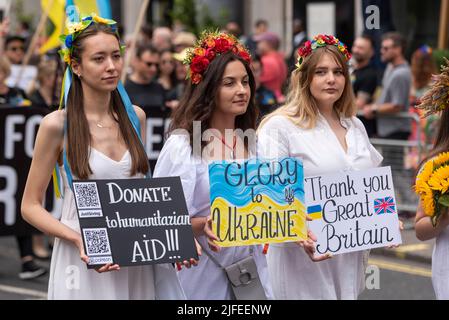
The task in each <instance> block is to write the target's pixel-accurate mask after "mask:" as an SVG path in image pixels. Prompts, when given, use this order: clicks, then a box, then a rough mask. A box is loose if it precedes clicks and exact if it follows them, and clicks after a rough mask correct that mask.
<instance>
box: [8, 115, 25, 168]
mask: <svg viewBox="0 0 449 320" xmlns="http://www.w3.org/2000/svg"><path fill="white" fill-rule="evenodd" d="M22 123H25V116H24V115H21V114H17V115H12V116H8V117H7V118H6V123H5V159H13V158H14V144H15V142H18V141H22V139H23V135H22V133H21V132H16V131H15V126H16V125H17V124H22Z"/></svg>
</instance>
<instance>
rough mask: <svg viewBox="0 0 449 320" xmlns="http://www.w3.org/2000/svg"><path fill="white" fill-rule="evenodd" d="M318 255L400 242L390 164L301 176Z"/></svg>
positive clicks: (310, 226)
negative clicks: (387, 165) (316, 239)
mask: <svg viewBox="0 0 449 320" xmlns="http://www.w3.org/2000/svg"><path fill="white" fill-rule="evenodd" d="M304 187H305V193H306V204H307V215H308V217H309V218H310V219H312V220H313V221H310V222H309V228H310V229H311V230H312V232H313V233H314V234H315V235H316V237H317V238H318V241H317V244H316V251H317V253H318V254H325V253H331V254H340V253H345V252H353V251H360V250H366V249H372V248H379V247H385V246H389V245H397V244H401V243H402V240H401V234H400V231H399V219H398V212H397V205H396V199H395V196H394V187H393V179H392V176H391V169H390V167H383V168H375V169H368V170H362V171H353V172H345V173H337V174H330V175H323V176H316V177H308V178H305V179H304Z"/></svg>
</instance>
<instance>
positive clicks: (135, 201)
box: [72, 177, 198, 268]
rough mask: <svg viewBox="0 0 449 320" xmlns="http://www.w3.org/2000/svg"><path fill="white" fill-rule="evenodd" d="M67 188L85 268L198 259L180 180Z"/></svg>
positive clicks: (124, 181)
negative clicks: (86, 263) (73, 205)
mask: <svg viewBox="0 0 449 320" xmlns="http://www.w3.org/2000/svg"><path fill="white" fill-rule="evenodd" d="M72 185H73V192H74V195H75V200H76V201H75V202H76V207H77V211H78V217H79V222H80V227H81V235H82V237H83V241H84V250H85V253H86V255H87V256H88V257H89V267H91V268H92V267H95V266H96V265H104V264H106V263H117V264H119V265H120V266H137V265H146V264H160V263H172V262H180V261H183V260H189V259H190V258H195V259H197V258H198V257H197V253H196V248H195V244H194V240H193V231H192V227H191V225H190V218H189V214H188V211H187V205H186V202H185V198H184V192H183V190H182V185H181V180H180V178H179V177H171V178H156V179H119V180H84V181H74V182H73V184H72Z"/></svg>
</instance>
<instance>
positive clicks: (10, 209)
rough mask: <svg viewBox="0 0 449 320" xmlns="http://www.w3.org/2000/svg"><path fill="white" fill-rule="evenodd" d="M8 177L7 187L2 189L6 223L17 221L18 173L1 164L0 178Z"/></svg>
mask: <svg viewBox="0 0 449 320" xmlns="http://www.w3.org/2000/svg"><path fill="white" fill-rule="evenodd" d="M1 177H2V178H6V188H5V189H3V190H0V202H1V203H4V204H5V217H4V219H5V225H7V226H12V225H13V224H15V223H16V197H15V195H16V192H17V173H16V171H15V170H14V169H12V168H11V167H6V166H0V178H1Z"/></svg>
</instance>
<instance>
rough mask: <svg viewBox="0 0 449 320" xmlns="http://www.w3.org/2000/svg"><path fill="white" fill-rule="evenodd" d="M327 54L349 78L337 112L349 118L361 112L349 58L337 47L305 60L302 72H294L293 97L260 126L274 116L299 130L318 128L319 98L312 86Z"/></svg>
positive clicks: (290, 92)
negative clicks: (321, 62)
mask: <svg viewBox="0 0 449 320" xmlns="http://www.w3.org/2000/svg"><path fill="white" fill-rule="evenodd" d="M325 54H330V55H331V56H332V57H333V58H334V59H335V61H336V62H337V63H338V64H339V65H340V67H341V68H342V69H343V74H344V77H345V88H344V89H343V93H342V95H341V97H340V99H338V100H337V101H336V102H335V103H334V109H335V110H336V111H337V113H338V114H339V115H340V116H341V117H345V118H349V117H352V116H354V115H355V114H356V112H357V108H356V105H355V99H354V92H353V90H352V84H351V79H350V76H349V69H348V65H347V63H346V60H345V57H344V56H343V54H342V53H341V52H340V51H339V50H338V48H337V47H335V46H333V45H327V46H325V47H321V48H317V49H315V50H313V53H312V54H311V55H310V56H308V57H307V58H305V59H304V61H303V63H302V64H301V68H299V69H296V70H294V71H293V72H292V75H291V77H290V85H289V93H288V95H287V101H286V103H285V105H283V106H282V107H280V108H279V109H277V110H276V111H274V112H273V113H271V114H270V115H268V116H266V117H265V118H264V119H263V120H262V122H261V124H260V126H259V129H260V128H262V126H264V125H265V123H266V122H267V121H268V120H269V119H270V118H272V117H274V116H279V115H282V116H285V117H286V118H288V119H289V120H290V121H291V122H293V123H294V124H295V125H297V126H298V127H301V128H304V129H312V128H314V127H315V125H316V122H317V118H318V105H317V102H316V100H315V98H314V97H313V96H312V93H311V91H310V84H311V82H312V79H313V76H314V73H315V69H316V66H317V65H318V63H319V61H320V60H321V58H322V57H323V56H324V55H325Z"/></svg>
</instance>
